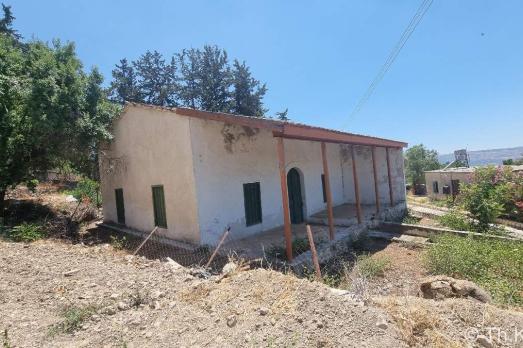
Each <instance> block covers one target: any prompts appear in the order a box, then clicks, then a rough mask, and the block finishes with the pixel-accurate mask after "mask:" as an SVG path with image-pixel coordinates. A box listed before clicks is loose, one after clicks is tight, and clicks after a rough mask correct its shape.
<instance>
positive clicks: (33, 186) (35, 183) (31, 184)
mask: <svg viewBox="0 0 523 348" xmlns="http://www.w3.org/2000/svg"><path fill="white" fill-rule="evenodd" d="M39 183H40V182H39V181H38V180H37V179H32V180H29V181H28V182H26V183H25V186H27V189H28V190H29V191H31V192H32V193H35V192H36V187H37V186H38V184H39Z"/></svg>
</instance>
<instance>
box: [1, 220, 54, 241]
mask: <svg viewBox="0 0 523 348" xmlns="http://www.w3.org/2000/svg"><path fill="white" fill-rule="evenodd" d="M46 235H47V233H46V232H45V230H44V228H43V227H42V226H41V225H38V224H29V223H27V222H24V223H22V224H21V225H18V226H15V227H13V228H12V229H11V231H8V232H7V237H8V238H9V239H12V240H13V241H15V242H24V243H29V242H34V241H35V240H38V239H42V238H44V237H46Z"/></svg>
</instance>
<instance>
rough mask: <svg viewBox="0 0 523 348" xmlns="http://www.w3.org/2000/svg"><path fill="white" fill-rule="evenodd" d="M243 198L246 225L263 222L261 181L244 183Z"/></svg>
mask: <svg viewBox="0 0 523 348" xmlns="http://www.w3.org/2000/svg"><path fill="white" fill-rule="evenodd" d="M243 200H244V206H245V223H246V225H247V226H252V225H256V224H259V223H261V222H262V207H261V194H260V183H259V182H251V183H248V184H243Z"/></svg>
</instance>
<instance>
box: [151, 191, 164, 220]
mask: <svg viewBox="0 0 523 348" xmlns="http://www.w3.org/2000/svg"><path fill="white" fill-rule="evenodd" d="M152 190H153V209H154V225H155V226H158V227H162V228H167V216H166V214H165V196H164V194H163V186H162V185H155V186H153V187H152Z"/></svg>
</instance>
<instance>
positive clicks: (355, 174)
mask: <svg viewBox="0 0 523 348" xmlns="http://www.w3.org/2000/svg"><path fill="white" fill-rule="evenodd" d="M350 154H351V158H352V176H353V178H354V194H355V195H356V214H357V216H358V223H359V224H361V205H360V185H359V182H358V172H357V170H356V158H355V156H354V145H352V146H351V152H350Z"/></svg>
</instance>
